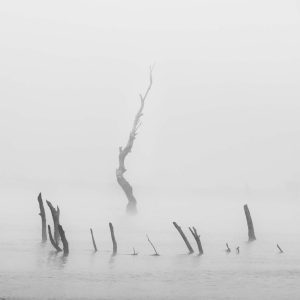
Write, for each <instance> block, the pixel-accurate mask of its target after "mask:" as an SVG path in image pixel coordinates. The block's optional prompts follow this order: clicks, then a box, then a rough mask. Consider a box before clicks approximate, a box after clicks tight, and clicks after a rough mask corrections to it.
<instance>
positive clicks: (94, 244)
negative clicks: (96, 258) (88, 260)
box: [90, 228, 98, 252]
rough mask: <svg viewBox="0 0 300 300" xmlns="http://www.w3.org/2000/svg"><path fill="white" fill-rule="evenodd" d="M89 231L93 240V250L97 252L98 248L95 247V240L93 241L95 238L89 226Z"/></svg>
mask: <svg viewBox="0 0 300 300" xmlns="http://www.w3.org/2000/svg"><path fill="white" fill-rule="evenodd" d="M90 231H91V236H92V241H93V245H94V250H95V252H97V251H98V249H97V246H96V242H95V239H94V234H93V229H92V228H90Z"/></svg>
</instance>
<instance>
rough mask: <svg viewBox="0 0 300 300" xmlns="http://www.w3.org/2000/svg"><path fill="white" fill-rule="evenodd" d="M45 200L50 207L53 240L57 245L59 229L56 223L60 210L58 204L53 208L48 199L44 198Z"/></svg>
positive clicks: (57, 222)
mask: <svg viewBox="0 0 300 300" xmlns="http://www.w3.org/2000/svg"><path fill="white" fill-rule="evenodd" d="M46 202H47V204H48V206H49V208H50V211H51V215H52V219H53V224H54V240H55V243H56V244H57V245H59V240H60V236H59V231H58V225H59V216H60V210H59V207H58V206H57V208H56V209H55V208H54V207H53V205H52V203H51V202H50V201H47V200H46Z"/></svg>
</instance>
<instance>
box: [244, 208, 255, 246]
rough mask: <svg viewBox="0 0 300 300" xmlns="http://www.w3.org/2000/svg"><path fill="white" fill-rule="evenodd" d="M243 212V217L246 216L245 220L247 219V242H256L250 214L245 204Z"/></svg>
mask: <svg viewBox="0 0 300 300" xmlns="http://www.w3.org/2000/svg"><path fill="white" fill-rule="evenodd" d="M244 211H245V215H246V219H247V226H248V238H249V242H252V241H255V240H256V237H255V233H254V227H253V222H252V218H251V214H250V211H249V208H248V205H247V204H245V205H244Z"/></svg>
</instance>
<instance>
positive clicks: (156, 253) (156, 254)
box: [146, 235, 159, 256]
mask: <svg viewBox="0 0 300 300" xmlns="http://www.w3.org/2000/svg"><path fill="white" fill-rule="evenodd" d="M146 236H147V239H148V242H149V243H150V245H151V246H152V248H153V250H154V251H155V254H153V255H154V256H159V254H158V252H157V251H156V249H155V247H154V245H153V243H152V242H151V241H150V239H149V236H148V235H146Z"/></svg>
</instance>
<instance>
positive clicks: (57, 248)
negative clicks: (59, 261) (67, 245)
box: [48, 225, 62, 252]
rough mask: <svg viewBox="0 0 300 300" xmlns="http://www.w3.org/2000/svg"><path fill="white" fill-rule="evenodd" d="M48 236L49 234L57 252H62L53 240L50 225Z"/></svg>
mask: <svg viewBox="0 0 300 300" xmlns="http://www.w3.org/2000/svg"><path fill="white" fill-rule="evenodd" d="M48 234H49V240H50V242H51V244H52V246H53V247H54V248H55V249H56V251H58V252H60V251H62V249H61V248H60V247H59V246H58V245H57V244H56V242H55V241H54V239H53V236H52V233H51V227H50V225H48Z"/></svg>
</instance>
